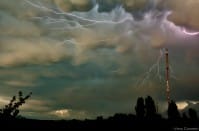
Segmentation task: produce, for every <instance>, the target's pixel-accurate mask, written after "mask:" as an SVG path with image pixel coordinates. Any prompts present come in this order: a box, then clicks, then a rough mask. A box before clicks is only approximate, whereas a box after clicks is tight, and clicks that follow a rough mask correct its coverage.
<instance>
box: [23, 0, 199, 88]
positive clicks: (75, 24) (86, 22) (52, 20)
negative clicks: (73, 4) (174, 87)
mask: <svg viewBox="0 0 199 131" xmlns="http://www.w3.org/2000/svg"><path fill="white" fill-rule="evenodd" d="M25 1H26V2H27V3H28V4H30V5H31V6H33V7H35V8H38V9H40V10H42V11H45V12H50V13H52V14H54V15H55V16H56V17H52V16H41V17H33V19H36V20H41V21H43V22H44V23H45V24H47V25H52V24H69V25H71V26H70V27H68V26H64V27H51V29H52V30H58V31H66V32H67V31H73V30H76V29H83V28H88V27H92V26H95V25H97V24H111V25H116V24H120V23H123V22H125V21H128V20H129V21H133V20H134V19H133V17H125V18H123V19H120V20H118V21H114V20H94V19H89V18H84V17H82V16H79V15H76V14H75V13H68V12H64V11H63V10H62V9H61V8H59V7H57V8H56V9H52V8H48V7H46V6H45V5H43V4H42V3H40V2H32V1H31V0H25ZM97 9H98V5H97V4H96V6H95V7H94V9H93V10H97ZM167 16H168V14H166V15H165V19H166V17H167ZM138 23H139V22H138ZM141 29H142V28H141ZM183 32H184V33H185V34H187V35H197V34H199V32H195V33H189V32H186V30H185V29H184V30H183ZM134 33H135V31H134ZM120 37H122V36H117V38H115V37H113V38H104V39H99V40H96V43H98V42H106V41H110V40H115V39H119V38H120ZM68 42H69V43H71V41H70V40H64V41H63V44H65V43H68ZM72 44H76V42H75V40H74V41H73V42H72ZM163 54H164V49H160V54H159V56H158V58H157V60H156V62H155V63H154V64H153V65H152V66H151V67H150V68H149V70H148V71H147V72H146V73H145V74H144V75H143V77H142V79H141V80H139V81H138V87H140V86H143V85H144V84H145V83H146V82H147V81H148V80H149V79H150V78H151V77H152V74H154V73H155V75H154V76H153V77H156V78H158V79H159V80H160V81H163V78H162V74H161V66H160V63H161V60H162V58H163ZM170 69H171V77H172V78H175V79H176V77H175V76H174V75H173V70H172V68H171V66H170Z"/></svg>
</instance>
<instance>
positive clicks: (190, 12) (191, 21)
mask: <svg viewBox="0 0 199 131" xmlns="http://www.w3.org/2000/svg"><path fill="white" fill-rule="evenodd" d="M166 6H168V7H169V9H171V10H172V14H171V15H170V16H169V20H171V21H173V22H174V23H176V24H177V25H181V26H187V27H189V28H191V29H192V30H199V24H198V21H199V14H198V12H199V8H198V7H199V1H198V0H186V1H184V2H182V1H181V0H167V1H166Z"/></svg>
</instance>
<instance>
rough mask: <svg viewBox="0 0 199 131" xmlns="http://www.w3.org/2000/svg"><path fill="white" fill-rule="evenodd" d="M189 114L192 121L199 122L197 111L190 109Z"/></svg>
mask: <svg viewBox="0 0 199 131" xmlns="http://www.w3.org/2000/svg"><path fill="white" fill-rule="evenodd" d="M188 112H189V117H190V119H191V120H197V119H198V117H197V112H196V110H194V109H192V108H189V111H188Z"/></svg>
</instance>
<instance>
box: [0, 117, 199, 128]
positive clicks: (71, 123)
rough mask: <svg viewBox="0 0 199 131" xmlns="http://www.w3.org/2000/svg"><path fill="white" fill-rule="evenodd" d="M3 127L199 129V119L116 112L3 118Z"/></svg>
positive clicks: (1, 123)
mask: <svg viewBox="0 0 199 131" xmlns="http://www.w3.org/2000/svg"><path fill="white" fill-rule="evenodd" d="M0 126H1V128H3V129H11V128H13V129H17V128H25V129H103V130H105V129H119V130H124V129H137V130H142V129H145V130H149V129H150V130H194V131H199V121H198V120H190V119H187V120H185V119H178V120H168V119H164V118H161V117H159V118H158V117H156V118H153V119H151V118H144V119H140V118H137V117H136V116H134V115H126V114H116V115H115V116H113V117H109V118H108V119H103V118H102V117H99V118H98V119H96V120H82V121H81V120H57V121H53V120H31V119H13V120H1V122H0Z"/></svg>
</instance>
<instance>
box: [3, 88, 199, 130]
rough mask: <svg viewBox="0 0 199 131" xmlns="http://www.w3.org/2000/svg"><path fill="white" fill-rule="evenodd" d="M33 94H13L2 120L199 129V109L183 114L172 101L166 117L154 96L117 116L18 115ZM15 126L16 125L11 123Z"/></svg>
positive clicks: (93, 126) (29, 124)
mask: <svg viewBox="0 0 199 131" xmlns="http://www.w3.org/2000/svg"><path fill="white" fill-rule="evenodd" d="M31 94H32V93H29V94H28V95H26V96H23V93H22V92H21V91H20V92H19V93H18V98H16V97H15V96H13V98H12V99H11V101H10V103H9V104H8V105H6V106H5V107H4V108H3V109H1V110H0V120H1V122H0V123H4V124H2V125H3V126H6V127H10V128H58V129H59V128H64V129H106V128H107V127H108V128H111V129H127V128H128V129H140V130H142V129H147V130H148V129H159V130H185V128H186V130H199V120H198V117H197V112H196V111H195V110H194V109H192V108H190V109H189V110H188V112H187V113H183V114H180V112H179V110H178V107H177V105H176V103H175V102H174V101H170V102H169V104H168V109H167V116H168V117H167V118H164V117H162V115H161V114H159V113H158V107H157V105H156V104H155V101H154V100H153V98H152V97H151V96H147V97H146V98H143V97H139V98H138V99H137V103H136V105H135V108H134V109H135V112H136V114H124V113H117V114H115V115H114V116H110V117H108V118H103V116H98V117H97V118H96V119H95V120H89V119H85V120H58V121H53V120H48V121H46V120H32V119H25V118H24V117H20V115H19V107H20V106H22V105H23V104H24V103H25V101H26V100H27V99H28V98H30V96H31ZM10 125H14V126H10Z"/></svg>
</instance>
